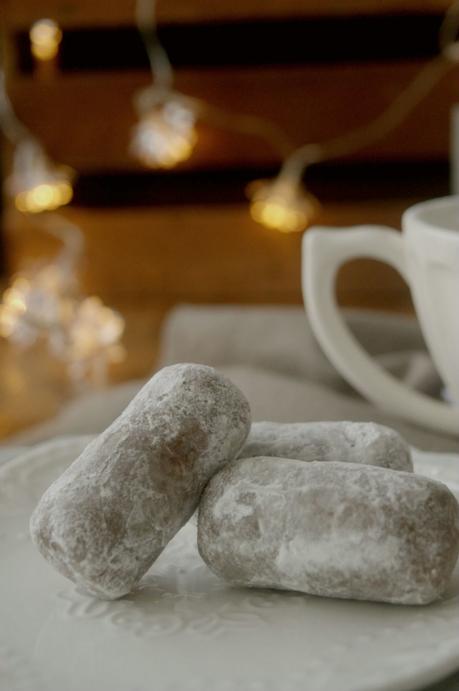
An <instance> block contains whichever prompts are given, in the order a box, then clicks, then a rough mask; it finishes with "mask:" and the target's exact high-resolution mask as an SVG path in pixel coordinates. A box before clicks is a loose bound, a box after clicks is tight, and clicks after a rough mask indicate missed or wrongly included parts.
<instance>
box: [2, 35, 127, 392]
mask: <svg viewBox="0 0 459 691" xmlns="http://www.w3.org/2000/svg"><path fill="white" fill-rule="evenodd" d="M0 39H1V36H0ZM0 57H1V58H2V59H1V60H0V63H1V64H0V128H1V130H2V131H3V133H4V135H5V137H6V139H8V140H9V141H10V142H11V144H12V145H13V147H14V151H15V153H16V152H18V151H19V149H20V148H21V147H22V146H26V147H30V146H32V147H34V148H33V151H34V152H36V153H35V155H38V157H39V159H40V160H39V165H44V166H45V169H44V170H41V169H40V170H41V172H40V171H39V174H40V175H41V174H45V175H46V174H48V173H49V170H48V169H47V166H50V170H51V173H52V171H53V169H55V170H56V171H59V170H64V168H63V167H60V168H57V167H56V166H55V165H54V164H53V163H51V161H50V159H48V157H47V155H46V152H45V150H44V148H43V146H42V145H41V142H40V141H39V140H38V138H36V137H35V136H34V135H33V133H32V132H31V131H30V130H29V129H28V128H27V127H26V126H25V125H24V124H23V123H22V122H21V121H20V119H19V118H18V117H17V115H16V113H15V110H14V107H13V105H12V103H11V100H10V98H9V96H8V92H7V89H6V77H5V70H4V68H3V46H2V45H0ZM29 150H30V149H29ZM34 163H35V162H34V160H32V159H31V158H28V159H27V163H26V165H27V170H29V167H30V166H32V168H34ZM66 170H68V169H66ZM24 172H27V171H24ZM29 172H30V171H29ZM32 172H33V171H32ZM67 174H70V173H67ZM7 182H8V181H7ZM47 182H48V180H47V179H44V183H45V185H46V184H47ZM21 215H22V214H21ZM25 218H27V221H28V223H30V224H32V225H33V226H35V227H36V228H37V230H39V231H40V232H44V233H46V234H48V235H49V236H52V237H54V238H55V239H56V240H57V241H58V242H59V243H60V245H61V246H60V248H59V249H58V251H57V254H56V255H55V256H54V257H53V258H52V259H45V260H42V261H37V262H35V263H34V264H32V265H31V266H30V267H29V269H27V270H25V271H20V272H19V273H18V274H17V275H16V277H13V280H12V282H11V283H10V286H9V287H8V288H7V289H6V290H5V292H4V294H3V296H2V299H1V300H0V334H1V335H2V336H4V337H6V338H8V339H9V340H11V341H12V342H15V343H17V344H20V345H22V346H23V347H30V346H31V345H33V344H34V343H35V342H36V341H37V339H39V338H41V337H44V338H45V340H46V343H47V345H48V348H49V350H50V352H52V353H53V354H54V355H57V356H58V357H59V358H60V359H62V360H63V361H64V362H65V363H66V368H67V371H68V374H69V376H70V379H71V381H72V382H73V384H74V385H81V383H82V382H83V381H85V382H88V381H92V383H93V384H95V385H97V386H102V385H104V384H105V383H106V379H107V368H108V364H109V363H110V362H115V361H120V360H121V359H123V357H124V349H123V347H122V345H121V337H122V334H123V331H124V319H123V318H122V316H121V315H120V314H119V313H118V312H116V311H115V310H113V309H111V308H109V307H107V306H106V305H104V303H103V302H102V301H101V300H100V299H99V298H98V297H95V296H89V297H88V296H85V295H84V294H82V293H81V288H80V283H79V280H78V278H77V267H78V265H79V263H80V260H81V257H82V256H83V254H84V248H85V242H84V238H83V233H82V231H81V229H80V228H79V227H78V226H77V225H75V224H74V223H72V222H70V221H69V220H68V219H67V218H65V217H63V216H61V215H59V214H57V213H55V212H49V211H42V212H41V213H40V214H38V215H36V214H30V213H27V214H26V216H25Z"/></svg>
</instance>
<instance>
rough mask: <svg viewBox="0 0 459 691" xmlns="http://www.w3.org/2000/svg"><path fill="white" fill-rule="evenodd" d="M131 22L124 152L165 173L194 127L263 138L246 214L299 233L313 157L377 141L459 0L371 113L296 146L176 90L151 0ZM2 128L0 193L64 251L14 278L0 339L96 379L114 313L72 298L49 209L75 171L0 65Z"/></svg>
mask: <svg viewBox="0 0 459 691" xmlns="http://www.w3.org/2000/svg"><path fill="white" fill-rule="evenodd" d="M135 20H136V24H137V27H138V30H139V32H140V35H141V36H142V39H143V42H144V45H145V49H146V52H147V55H148V59H149V64H150V69H151V77H152V80H151V83H150V84H149V85H148V86H147V87H146V88H143V89H142V90H140V91H139V92H137V93H136V94H135V95H134V107H135V110H136V113H137V123H136V124H135V126H134V127H133V130H132V136H131V142H130V153H131V154H132V155H133V156H134V157H135V158H137V160H138V161H139V162H140V163H141V164H142V165H144V166H145V167H147V168H150V169H168V168H173V167H174V166H176V165H178V164H180V163H181V162H183V161H185V160H187V159H188V158H190V156H192V155H193V151H194V150H195V148H196V147H197V146H199V137H198V131H197V124H198V123H199V122H205V123H208V124H209V125H210V126H212V127H217V128H224V129H230V130H234V131H235V132H238V133H240V135H241V136H247V135H249V136H256V137H259V138H261V139H263V140H264V141H265V142H266V144H267V145H268V146H270V147H271V148H272V149H273V150H274V151H275V152H276V153H277V154H278V155H279V156H280V157H281V158H282V160H283V163H282V165H281V167H280V170H279V173H278V174H277V176H276V177H274V178H272V179H268V180H256V181H254V182H252V183H251V184H250V185H248V187H247V196H248V199H249V209H250V214H251V216H252V218H253V219H254V220H255V221H256V222H257V223H260V224H262V225H264V226H266V227H268V228H271V229H275V230H278V231H281V232H285V233H290V232H297V231H303V230H304V229H305V228H307V227H308V226H309V225H310V224H311V222H313V221H314V219H315V218H316V217H317V215H318V212H319V210H320V202H319V200H318V199H317V198H316V197H314V196H313V195H312V194H311V192H310V191H308V190H307V189H306V187H305V185H304V174H305V171H306V169H307V168H308V166H310V165H311V164H313V163H318V162H321V161H325V160H329V159H334V158H339V157H341V156H346V155H348V154H350V153H353V152H355V151H357V150H359V149H362V148H364V147H366V146H368V145H369V144H372V143H374V142H375V141H377V140H379V139H382V138H383V137H385V136H386V135H387V134H388V133H389V132H390V131H392V130H394V129H395V128H396V127H398V126H399V125H400V123H401V122H402V121H403V120H404V119H405V118H406V117H407V116H408V115H409V114H410V113H411V112H412V111H413V110H414V109H415V108H416V106H417V105H418V104H419V103H420V102H421V101H422V99H424V98H425V97H426V96H427V95H428V93H429V92H430V91H431V90H432V89H433V88H434V87H435V85H436V84H437V83H438V82H439V80H440V79H441V78H442V77H443V76H444V75H445V74H447V73H448V71H449V70H451V69H452V67H453V66H454V65H456V64H457V62H458V61H459V41H458V39H457V31H458V26H459V0H454V2H452V3H451V5H450V7H449V9H448V11H447V12H446V14H445V17H444V20H443V23H442V26H441V29H440V33H439V52H438V55H437V57H435V58H434V59H432V60H431V61H430V62H429V63H427V64H426V65H425V67H423V68H422V69H421V70H420V71H419V72H418V74H417V75H416V76H415V77H414V79H413V80H412V81H411V82H410V83H409V84H408V85H407V86H406V88H405V89H404V90H403V92H402V93H400V94H399V96H398V97H397V98H395V99H394V100H393V101H392V103H391V104H390V105H389V106H388V107H387V108H386V109H385V110H384V111H383V112H382V113H381V114H380V115H379V116H378V117H377V118H375V119H374V120H373V121H371V122H369V123H368V124H367V125H365V126H363V127H359V128H356V129H355V130H352V131H350V132H346V133H344V134H343V135H342V136H339V137H336V138H334V139H331V140H328V141H325V142H315V143H314V142H313V143H306V144H305V145H303V146H300V147H298V148H295V146H294V145H293V143H292V141H291V140H290V138H289V136H288V135H287V134H286V133H285V132H284V131H283V130H282V129H281V128H280V127H279V126H278V125H277V124H276V123H274V122H272V121H270V120H268V119H266V118H261V117H258V116H254V115H251V114H241V113H233V112H230V111H227V110H222V109H221V108H218V107H216V106H215V105H213V104H211V103H208V102H205V101H203V100H202V99H199V98H196V97H193V96H190V95H186V94H183V93H181V92H179V91H178V90H177V89H176V88H175V73H174V69H173V66H172V64H171V62H170V60H169V57H168V55H167V52H166V50H165V49H164V47H163V45H162V44H161V42H160V40H159V37H158V30H157V21H156V3H155V0H137V2H136V15H135ZM29 37H30V47H31V53H32V55H33V57H34V59H35V60H36V61H37V63H41V64H44V63H50V62H52V61H55V60H56V57H57V55H58V52H59V47H60V44H61V41H62V39H63V33H62V30H61V29H60V27H59V26H58V24H57V23H56V22H55V21H53V20H52V19H42V20H39V21H37V22H36V23H35V24H34V25H33V26H32V27H31V29H30V32H29ZM0 126H1V129H2V131H3V133H4V136H5V137H6V139H7V140H9V142H10V143H11V145H12V165H11V174H10V175H9V177H8V178H7V179H6V181H5V191H6V193H7V194H8V195H9V196H10V197H11V198H12V199H13V201H14V206H15V207H16V210H17V211H18V212H20V213H21V214H23V215H24V216H26V217H27V218H28V219H29V222H30V221H31V219H36V220H35V221H34V222H35V224H36V225H37V229H40V230H41V231H44V232H48V233H51V234H52V235H54V236H56V237H57V238H58V239H59V240H60V242H61V243H62V250H61V251H60V252H59V253H58V255H57V256H56V257H55V258H54V259H53V260H51V261H45V262H41V263H38V264H34V265H32V266H31V267H29V269H28V270H27V271H23V272H22V273H21V274H20V275H18V276H16V277H14V278H13V281H12V283H11V285H10V287H9V288H8V289H7V290H6V291H5V293H4V295H3V298H2V302H1V303H0V335H2V336H4V337H6V338H7V339H9V340H10V341H11V342H13V343H17V344H19V345H20V346H22V347H29V346H31V345H33V344H34V343H36V342H37V340H39V339H44V340H45V341H46V343H47V345H48V346H49V348H50V351H51V352H52V353H53V354H54V355H56V356H58V357H60V358H61V359H62V360H64V361H65V362H66V364H67V366H68V370H69V374H70V376H71V377H72V378H73V379H75V380H76V381H80V380H83V379H87V378H89V379H91V378H92V379H94V378H95V379H97V380H99V381H102V380H103V379H104V377H105V374H106V370H107V364H108V363H109V362H111V361H113V360H119V359H120V358H121V357H122V356H123V351H122V348H121V345H120V340H121V337H122V334H123V330H124V321H123V318H122V317H121V315H120V314H118V313H117V312H116V311H114V310H112V309H110V308H109V307H107V306H106V305H104V304H103V303H102V301H101V300H100V298H98V297H95V296H92V297H87V296H84V295H82V294H81V290H80V287H79V282H78V280H77V269H78V263H79V261H80V258H81V255H82V253H83V250H84V248H83V240H82V233H81V231H80V230H79V229H78V228H77V227H76V226H74V225H73V224H71V223H69V222H68V221H67V220H66V219H63V218H61V217H60V216H58V215H57V214H56V213H55V211H56V210H57V209H58V208H60V207H62V206H65V205H66V204H68V203H69V202H70V201H71V200H72V197H73V184H74V180H75V176H76V174H75V171H73V170H71V169H70V168H69V167H67V166H62V165H57V164H56V163H55V162H53V161H52V160H51V159H50V158H49V156H48V155H47V153H46V151H45V149H44V147H43V146H42V144H41V142H39V140H38V139H37V138H36V137H35V136H34V135H33V133H32V132H30V131H29V129H28V128H27V127H25V125H24V124H23V123H22V122H21V121H20V120H19V119H18V118H17V116H16V114H15V111H14V108H13V106H12V104H11V102H10V99H9V97H8V93H7V89H6V84H5V76H4V72H3V71H0Z"/></svg>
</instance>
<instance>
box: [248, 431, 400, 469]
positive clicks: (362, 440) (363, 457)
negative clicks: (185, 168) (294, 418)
mask: <svg viewBox="0 0 459 691" xmlns="http://www.w3.org/2000/svg"><path fill="white" fill-rule="evenodd" d="M239 456H240V457H241V458H250V457H253V456H275V457H277V458H292V459H296V460H298V461H341V462H346V463H366V464H368V465H376V466H381V467H382V468H392V469H393V470H405V471H412V470H413V463H412V461H411V451H410V447H409V446H408V444H407V443H406V441H405V440H404V439H403V438H402V437H401V436H400V434H398V432H396V431H395V430H393V429H390V428H389V427H385V426H384V425H378V424H376V423H374V422H293V423H282V422H254V423H253V424H252V428H251V430H250V434H249V437H248V439H247V442H246V443H245V445H244V447H243V448H242V450H241V452H240V454H239Z"/></svg>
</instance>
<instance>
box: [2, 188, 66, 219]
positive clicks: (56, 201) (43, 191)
mask: <svg viewBox="0 0 459 691" xmlns="http://www.w3.org/2000/svg"><path fill="white" fill-rule="evenodd" d="M72 196H73V190H72V186H71V184H70V183H69V182H68V181H61V182H48V183H44V184H40V185H36V187H32V188H31V189H29V190H24V191H23V192H19V193H18V194H17V195H16V196H15V198H14V203H15V206H16V208H17V209H18V211H22V212H24V213H31V214H33V213H39V212H41V211H54V210H55V209H58V208H59V207H60V206H64V205H65V204H68V203H69V202H70V201H71V199H72Z"/></svg>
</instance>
